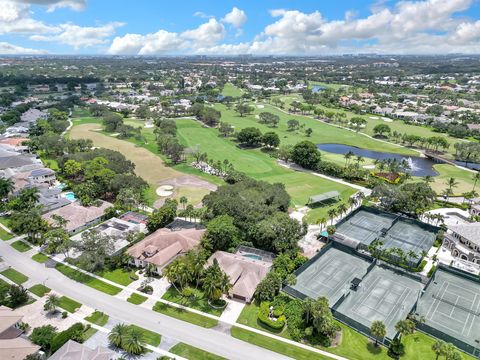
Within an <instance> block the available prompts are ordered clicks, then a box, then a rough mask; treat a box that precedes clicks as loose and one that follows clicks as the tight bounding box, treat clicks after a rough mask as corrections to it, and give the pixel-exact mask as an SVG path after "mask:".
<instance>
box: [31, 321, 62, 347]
mask: <svg viewBox="0 0 480 360" xmlns="http://www.w3.org/2000/svg"><path fill="white" fill-rule="evenodd" d="M56 330H57V328H55V327H53V326H52V325H45V326H41V327H38V328H35V329H33V331H32V334H31V335H30V340H31V341H32V342H33V343H34V344H36V345H38V346H40V347H41V348H42V349H43V350H44V351H48V350H49V349H50V346H51V343H52V340H53V338H54V337H55V336H56V334H57V331H56Z"/></svg>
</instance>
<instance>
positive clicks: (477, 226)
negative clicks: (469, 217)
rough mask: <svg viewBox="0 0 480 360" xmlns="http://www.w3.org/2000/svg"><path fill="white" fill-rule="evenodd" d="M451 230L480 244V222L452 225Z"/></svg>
mask: <svg viewBox="0 0 480 360" xmlns="http://www.w3.org/2000/svg"><path fill="white" fill-rule="evenodd" d="M450 230H452V231H454V232H456V233H457V234H458V235H460V236H462V237H464V238H465V239H467V240H468V241H470V242H471V243H473V244H476V245H480V223H473V224H465V225H452V226H450Z"/></svg>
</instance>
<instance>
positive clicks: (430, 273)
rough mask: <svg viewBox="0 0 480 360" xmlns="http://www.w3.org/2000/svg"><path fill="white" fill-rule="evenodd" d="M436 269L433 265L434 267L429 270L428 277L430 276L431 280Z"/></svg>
mask: <svg viewBox="0 0 480 360" xmlns="http://www.w3.org/2000/svg"><path fill="white" fill-rule="evenodd" d="M436 268H437V267H436V266H435V265H433V266H432V267H431V268H430V270H428V273H427V276H428V277H429V278H430V277H432V275H433V273H434V272H435V269H436Z"/></svg>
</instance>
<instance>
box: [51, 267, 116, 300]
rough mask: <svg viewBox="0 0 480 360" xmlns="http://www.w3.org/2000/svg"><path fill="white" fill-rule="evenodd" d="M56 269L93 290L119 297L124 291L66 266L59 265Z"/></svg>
mask: <svg viewBox="0 0 480 360" xmlns="http://www.w3.org/2000/svg"><path fill="white" fill-rule="evenodd" d="M55 269H57V270H58V271H60V272H61V273H62V274H63V275H65V276H67V277H69V278H70V279H72V280H75V281H78V282H79V283H82V284H84V285H87V286H90V287H91V288H94V289H96V290H99V291H102V292H104V293H106V294H108V295H117V294H118V293H119V292H120V291H122V289H121V288H119V287H116V286H113V285H110V284H107V283H106V282H103V281H101V280H98V279H96V278H94V277H91V276H90V275H86V274H84V273H81V272H80V271H78V270H75V269H73V268H71V267H70V266H67V265H64V264H57V265H56V266H55Z"/></svg>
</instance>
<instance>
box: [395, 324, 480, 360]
mask: <svg viewBox="0 0 480 360" xmlns="http://www.w3.org/2000/svg"><path fill="white" fill-rule="evenodd" d="M435 341H436V339H435V338H433V337H431V336H428V335H426V334H424V333H421V332H419V331H416V332H415V333H414V334H411V335H407V336H404V337H403V338H402V342H403V343H404V344H405V355H404V356H402V360H436V355H435V353H434V352H433V351H432V345H433V344H434V343H435ZM461 354H462V359H463V360H474V359H476V358H474V357H473V356H471V355H468V354H465V353H463V352H462V353H461Z"/></svg>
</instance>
